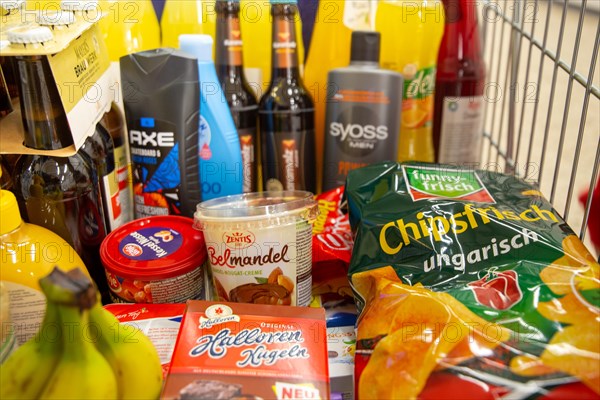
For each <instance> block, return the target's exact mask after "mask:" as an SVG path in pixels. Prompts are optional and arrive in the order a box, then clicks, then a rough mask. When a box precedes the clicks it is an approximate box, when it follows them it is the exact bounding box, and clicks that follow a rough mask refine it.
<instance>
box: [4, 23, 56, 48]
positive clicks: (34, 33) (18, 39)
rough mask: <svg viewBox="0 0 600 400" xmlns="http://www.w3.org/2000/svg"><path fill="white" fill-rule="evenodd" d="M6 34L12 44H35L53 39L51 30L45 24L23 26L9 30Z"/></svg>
mask: <svg viewBox="0 0 600 400" xmlns="http://www.w3.org/2000/svg"><path fill="white" fill-rule="evenodd" d="M6 36H7V39H8V41H9V42H10V43H12V44H36V43H44V42H48V41H50V40H52V39H54V35H53V34H52V31H51V30H50V28H48V27H46V26H35V27H30V26H24V27H22V28H17V29H13V30H11V31H9V32H8V33H7V35H6Z"/></svg>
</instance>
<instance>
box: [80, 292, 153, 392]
mask: <svg viewBox="0 0 600 400" xmlns="http://www.w3.org/2000/svg"><path fill="white" fill-rule="evenodd" d="M90 322H91V323H92V324H97V325H98V327H99V329H100V332H101V334H100V335H98V340H97V341H96V347H97V348H98V350H100V353H102V355H103V356H104V357H105V358H106V359H107V360H108V362H109V364H110V365H111V367H112V369H113V373H114V375H115V376H116V378H117V387H118V397H119V399H123V400H128V399H157V398H158V396H159V395H160V391H161V388H162V367H161V364H160V359H159V357H158V354H157V352H156V349H155V348H154V345H153V344H152V342H150V339H148V337H147V336H146V335H144V333H143V332H141V331H140V330H139V329H137V328H135V327H133V326H130V325H121V324H119V320H118V319H117V318H115V316H113V315H112V314H111V313H110V312H109V311H106V310H105V309H104V308H102V306H101V305H100V304H99V303H96V305H95V306H93V307H92V308H91V309H90Z"/></svg>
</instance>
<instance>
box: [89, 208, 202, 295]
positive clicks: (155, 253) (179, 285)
mask: <svg viewBox="0 0 600 400" xmlns="http://www.w3.org/2000/svg"><path fill="white" fill-rule="evenodd" d="M193 225H194V220H193V219H191V218H186V217H180V216H174V215H168V216H155V217H148V218H141V219H137V220H135V221H132V222H130V223H127V224H125V225H123V226H121V227H119V228H117V229H115V230H114V231H112V232H111V233H110V234H109V235H108V236H107V237H106V238H105V239H104V241H103V242H102V245H101V246H100V257H101V259H102V264H103V265H104V269H105V271H106V279H107V280H108V286H109V288H110V296H111V299H112V301H113V302H114V303H185V302H186V301H187V300H199V299H204V272H205V271H204V270H205V264H206V248H205V246H204V238H203V237H202V232H200V231H198V230H197V229H194V227H193Z"/></svg>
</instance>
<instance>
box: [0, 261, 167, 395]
mask: <svg viewBox="0 0 600 400" xmlns="http://www.w3.org/2000/svg"><path fill="white" fill-rule="evenodd" d="M40 286H41V288H42V291H43V292H44V294H45V295H46V299H47V306H46V315H45V316H44V320H43V322H42V326H41V328H40V330H39V332H38V333H37V335H36V336H35V337H34V338H33V339H31V340H30V341H28V342H27V343H24V344H23V345H22V346H21V347H19V348H18V349H17V350H16V351H15V352H14V353H13V354H12V355H11V356H10V357H9V358H8V359H7V360H6V362H5V363H4V364H2V366H0V398H1V399H37V398H41V399H78V400H84V399H157V398H158V396H159V394H160V390H161V387H162V369H161V364H160V360H159V358H158V354H157V353H156V349H155V348H154V346H153V345H152V343H151V342H150V340H149V339H148V338H147V337H146V336H145V335H144V334H143V333H142V332H141V331H139V330H138V329H136V328H134V327H132V326H128V325H127V326H126V325H120V324H119V321H118V320H117V319H116V318H115V317H114V316H113V315H112V314H111V313H110V312H108V311H106V310H104V309H103V308H102V305H101V304H100V301H99V296H98V293H97V291H96V289H95V287H94V285H93V284H92V282H91V281H90V279H89V278H88V277H87V276H86V275H85V274H83V272H82V271H81V270H79V269H74V270H71V271H69V272H67V273H65V272H63V271H61V270H59V269H58V268H55V269H54V270H53V271H52V272H51V273H50V274H49V275H48V276H46V277H44V278H42V279H41V280H40Z"/></svg>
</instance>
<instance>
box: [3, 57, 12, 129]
mask: <svg viewBox="0 0 600 400" xmlns="http://www.w3.org/2000/svg"><path fill="white" fill-rule="evenodd" d="M12 109H13V108H12V103H11V100H10V94H9V92H8V86H7V85H6V81H5V80H4V73H3V72H2V67H0V118H2V117H4V116H6V115H8V114H10V113H11V112H12Z"/></svg>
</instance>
